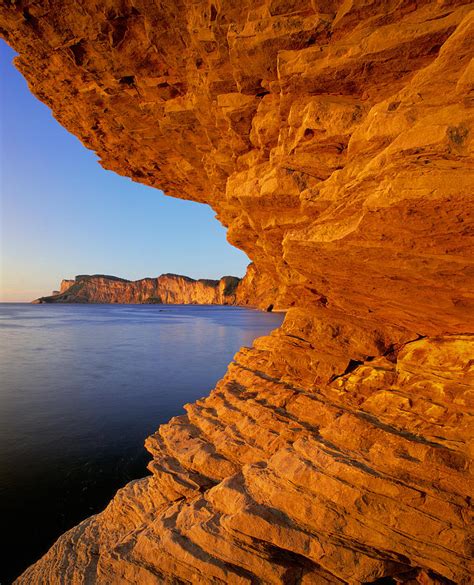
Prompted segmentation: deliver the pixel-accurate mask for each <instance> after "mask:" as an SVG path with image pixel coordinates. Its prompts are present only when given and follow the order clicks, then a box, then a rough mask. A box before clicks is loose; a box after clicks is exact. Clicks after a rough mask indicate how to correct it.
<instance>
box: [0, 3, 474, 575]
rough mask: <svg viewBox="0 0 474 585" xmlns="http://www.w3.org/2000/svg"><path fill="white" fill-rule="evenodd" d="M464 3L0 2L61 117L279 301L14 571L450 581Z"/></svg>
mask: <svg viewBox="0 0 474 585" xmlns="http://www.w3.org/2000/svg"><path fill="white" fill-rule="evenodd" d="M472 8H473V7H472V4H471V3H469V2H465V1H463V0H436V1H435V0H432V1H430V0H371V1H365V0H364V1H362V0H311V1H308V0H252V1H248V0H239V2H236V1H234V0H220V1H213V2H207V1H204V0H197V1H195V0H193V1H188V0H169V1H168V0H163V1H161V2H155V3H152V2H146V1H145V0H123V1H120V2H118V1H116V2H113V1H110V2H106V3H96V2H90V3H77V2H73V1H72V0H66V1H65V2H61V3H60V4H58V3H53V2H33V1H24V2H15V3H8V4H3V5H2V6H1V7H0V15H1V30H2V33H3V35H4V36H5V38H6V39H7V41H8V42H9V43H10V44H11V45H12V46H13V47H14V48H15V49H16V50H17V51H18V52H19V55H20V56H19V58H18V59H17V66H18V67H19V69H20V70H21V71H22V72H23V74H24V75H25V77H26V78H27V79H28V82H29V84H30V87H31V89H32V91H33V92H34V93H35V94H36V95H37V96H38V97H39V99H41V100H42V101H44V102H45V103H47V104H48V105H49V106H50V107H51V109H52V110H53V112H54V115H55V116H56V118H57V119H58V120H59V121H60V122H61V123H62V124H63V125H64V126H65V127H66V128H68V129H69V130H70V131H71V132H72V133H74V134H76V135H77V136H78V137H79V138H80V139H81V140H82V141H83V143H84V144H85V145H86V146H87V147H89V148H92V149H94V150H95V151H96V152H97V153H98V154H99V156H100V158H101V164H102V165H103V166H104V167H105V168H107V169H111V170H114V171H116V172H118V173H121V174H123V175H127V176H129V177H132V178H133V179H134V180H136V181H140V182H143V183H145V184H148V185H152V186H156V187H160V188H162V189H164V191H165V192H166V193H167V194H168V195H173V196H176V197H183V198H189V199H194V200H196V201H201V202H204V203H207V204H209V205H211V206H212V207H213V209H214V210H215V211H216V213H217V217H218V219H219V220H220V221H221V222H222V223H223V224H224V225H225V226H226V227H227V228H228V237H229V240H230V241H231V242H232V243H233V244H234V245H236V246H238V247H240V248H242V249H244V250H245V251H246V252H247V254H248V255H249V257H250V258H251V259H252V260H253V262H254V264H253V266H252V268H251V269H250V271H249V274H248V277H247V278H246V285H245V286H246V291H248V292H251V293H252V294H253V295H254V298H255V299H258V303H260V304H264V303H272V304H273V303H275V304H277V305H279V306H286V307H289V308H290V310H289V311H288V312H287V314H286V318H285V321H284V324H283V326H282V327H281V328H280V329H279V330H277V331H275V332H274V333H273V334H272V335H270V336H268V337H264V338H261V339H258V340H257V341H256V342H255V343H254V347H253V348H251V349H249V348H244V349H242V350H241V351H240V352H239V353H238V354H237V355H236V357H235V360H234V362H233V363H232V364H231V365H230V366H229V370H228V373H227V375H226V376H225V378H224V379H223V380H222V381H221V382H219V384H218V385H217V387H216V388H215V389H214V390H213V391H212V392H211V394H210V395H209V397H208V398H205V399H202V400H200V401H198V402H196V403H195V404H190V405H187V406H186V414H184V415H183V416H180V417H177V418H174V419H173V420H171V421H170V422H169V423H168V424H166V425H163V426H161V427H160V428H159V429H158V430H157V432H156V433H155V434H154V435H153V436H151V437H150V438H149V439H148V440H147V449H148V450H149V451H150V453H151V454H152V456H153V461H152V462H151V463H150V471H151V473H152V474H151V476H149V477H147V478H145V479H142V480H138V481H135V482H132V483H130V484H128V485H127V486H125V487H124V488H123V489H122V490H120V491H119V492H118V493H117V495H116V496H115V497H114V499H113V500H112V501H111V502H110V504H109V506H108V507H107V508H106V509H105V510H104V511H103V512H102V513H101V514H99V515H97V516H93V517H91V518H89V519H87V520H85V521H84V522H82V523H81V524H80V525H79V526H77V527H75V528H73V529H72V530H70V531H69V532H67V533H66V534H64V535H63V536H62V537H61V538H60V539H59V540H58V541H57V543H56V544H55V545H54V546H53V547H52V548H51V550H50V551H49V552H48V553H47V554H46V555H45V556H44V557H43V558H42V559H41V560H39V561H38V562H37V563H36V564H35V565H33V566H32V567H30V568H29V569H28V570H27V571H26V572H25V573H24V574H23V575H22V576H21V577H20V578H19V580H18V582H19V583H52V584H59V583H170V584H171V583H172V584H184V583H199V584H201V583H209V584H211V583H212V584H215V583H230V584H234V583H255V584H256V583H287V584H301V585H310V584H311V585H312V584H317V585H319V584H322V583H331V584H336V583H351V584H356V583H371V582H378V583H410V584H415V583H420V584H421V583H423V584H427V583H436V584H442V583H444V584H446V583H460V584H467V583H469V582H471V580H472V566H471V565H470V563H471V559H472V540H470V538H471V529H470V526H472V516H471V514H472V509H471V498H472V493H473V485H472V474H471V472H470V469H471V464H472V460H471V457H472V446H473V440H472V439H473V434H472V428H473V426H472V414H473V394H474V392H473V384H474V383H473V370H474V361H473V355H474V336H473V331H474V297H473V295H472V289H473V280H474V265H473V260H472V258H473V250H474V241H473V231H474V227H473V221H472V210H473V209H472V197H471V194H472V190H473V178H472V177H473V164H472V150H473V146H472V145H473V140H472V137H473V130H472V121H473V109H472V86H473V84H472V81H473V71H474V70H473V67H472V39H473V33H474V30H473V26H474V13H473V10H472Z"/></svg>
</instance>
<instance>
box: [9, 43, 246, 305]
mask: <svg viewBox="0 0 474 585" xmlns="http://www.w3.org/2000/svg"><path fill="white" fill-rule="evenodd" d="M14 56H15V53H14V51H13V50H12V49H10V47H8V45H6V44H5V43H4V42H3V41H1V40H0V76H1V77H0V221H1V244H0V261H1V264H0V302H5V301H30V300H32V299H35V298H37V297H39V296H43V295H47V294H50V292H51V290H53V289H56V288H57V287H58V286H59V282H60V281H61V279H63V278H73V277H74V276H75V275H76V274H96V273H101V274H112V275H115V276H121V277H123V278H128V279H131V280H135V279H138V278H143V277H146V276H158V275H159V274H162V273H166V272H174V273H178V274H185V275H187V276H190V277H192V278H219V277H221V276H223V275H226V274H232V275H235V276H243V274H244V273H245V268H246V266H247V264H248V262H249V260H248V258H247V256H246V255H245V254H244V253H243V252H241V251H240V250H237V249H236V248H233V247H232V246H231V245H230V244H228V243H227V241H226V239H225V230H224V228H223V227H222V226H221V225H220V223H219V222H218V221H217V220H216V219H215V218H214V212H213V210H212V209H211V208H210V207H208V206H207V205H202V204H198V203H194V202H191V201H183V200H180V199H173V198H171V197H166V196H165V195H163V193H162V192H161V191H158V190H157V189H153V188H151V187H145V186H144V185H140V184H138V183H134V182H133V181H131V180H130V179H128V178H125V177H120V176H119V175H116V174H115V173H112V172H111V171H105V170H104V169H103V168H102V167H101V166H100V165H99V163H98V162H97V156H96V155H95V154H94V153H93V152H91V151H89V150H87V149H86V148H85V147H84V146H83V145H82V144H81V143H80V142H79V140H78V139H77V138H76V137H74V136H72V135H71V134H69V132H67V131H66V130H65V129H64V128H63V127H62V126H61V125H60V124H59V123H58V122H57V121H56V120H55V119H54V118H53V116H52V114H51V111H50V110H49V108H48V107H47V106H45V105H44V104H42V103H41V102H40V101H38V100H37V99H36V98H35V97H34V96H33V95H32V94H31V93H30V91H29V89H28V86H27V84H26V81H25V80H24V78H23V77H22V75H21V74H20V73H19V72H18V71H17V70H16V68H15V67H14V65H13V64H12V59H13V58H14Z"/></svg>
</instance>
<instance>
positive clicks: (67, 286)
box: [33, 274, 240, 305]
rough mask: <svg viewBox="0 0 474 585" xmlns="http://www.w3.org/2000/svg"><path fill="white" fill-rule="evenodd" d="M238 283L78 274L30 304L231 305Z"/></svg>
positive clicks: (230, 279)
mask: <svg viewBox="0 0 474 585" xmlns="http://www.w3.org/2000/svg"><path fill="white" fill-rule="evenodd" d="M239 283H240V278H237V277H235V276H223V277H222V278H221V279H220V280H205V279H200V280H194V279H193V278H189V277H188V276H180V275H178V274H162V275H161V276H158V277H157V278H142V279H141V280H135V281H130V280H126V279H124V278H118V277H116V276H106V275H104V274H94V275H88V274H82V275H79V276H76V278H75V279H74V280H63V281H62V282H61V290H60V291H54V292H53V294H52V295H51V296H49V297H41V298H39V299H37V300H36V301H33V302H34V303H37V304H41V303H135V304H140V303H156V304H169V305H175V304H183V305H197V304H199V305H234V304H235V303H236V292H237V288H238V285H239ZM54 293H56V294H54Z"/></svg>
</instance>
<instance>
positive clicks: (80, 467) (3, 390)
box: [0, 304, 282, 585]
mask: <svg viewBox="0 0 474 585" xmlns="http://www.w3.org/2000/svg"><path fill="white" fill-rule="evenodd" d="M281 321H282V315H280V314H273V313H262V312H258V311H253V310H249V309H243V308H240V307H219V306H212V307H205V306H183V305H178V306H172V305H161V306H160V305H28V304H0V368H1V372H0V375H1V378H0V490H1V493H0V498H1V504H0V506H1V509H0V514H1V516H0V517H1V519H2V530H1V532H2V539H3V540H4V542H3V544H2V545H1V546H2V548H1V550H2V554H1V560H0V565H1V566H0V583H1V584H2V585H4V584H5V583H9V582H10V581H11V580H12V579H13V578H14V577H16V576H18V574H20V573H21V572H22V571H23V570H24V569H25V568H26V567H27V566H28V565H29V564H31V563H32V562H34V561H35V560H37V559H38V558H39V557H40V556H41V555H42V554H43V553H44V552H45V551H46V550H47V549H48V548H49V547H50V546H51V544H52V543H53V542H54V541H55V540H56V538H57V537H58V536H59V535H60V534H62V533H63V532H64V531H65V530H67V529H68V528H70V527H71V526H73V525H75V524H77V523H78V522H80V521H81V520H82V519H84V518H85V517H87V516H89V515H90V514H93V513H95V512H98V511H100V510H101V509H103V508H104V507H105V505H106V504H107V503H108V501H109V500H110V498H111V497H112V496H113V495H114V493H115V492H116V490H117V489H118V488H119V487H121V486H123V485H124V484H125V483H126V482H127V481H130V480H131V479H134V478H137V477H143V476H144V475H146V473H147V471H146V464H147V462H148V460H149V457H148V455H147V453H146V451H145V450H144V447H143V442H144V439H145V438H146V437H147V436H148V435H149V434H151V433H152V432H154V431H155V429H156V428H157V426H158V425H159V424H161V423H164V422H166V421H167V420H169V419H170V418H171V417H172V416H175V415H178V414H181V413H183V408H182V407H183V404H185V403H187V402H191V401H194V400H196V399H197V398H200V397H202V396H205V395H206V394H208V393H209V391H210V390H211V389H212V387H213V386H214V384H215V383H216V382H217V380H218V379H219V378H220V377H221V376H222V375H223V374H224V372H225V370H226V366H227V365H228V364H229V362H230V361H231V360H232V357H233V356H234V354H235V353H236V351H237V350H238V349H239V348H240V347H241V346H242V345H251V344H252V341H253V340H254V339H255V338H256V337H258V336H260V335H265V334H266V333H268V332H269V331H271V330H272V329H274V328H276V327H278V326H279V325H280V323H281Z"/></svg>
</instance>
